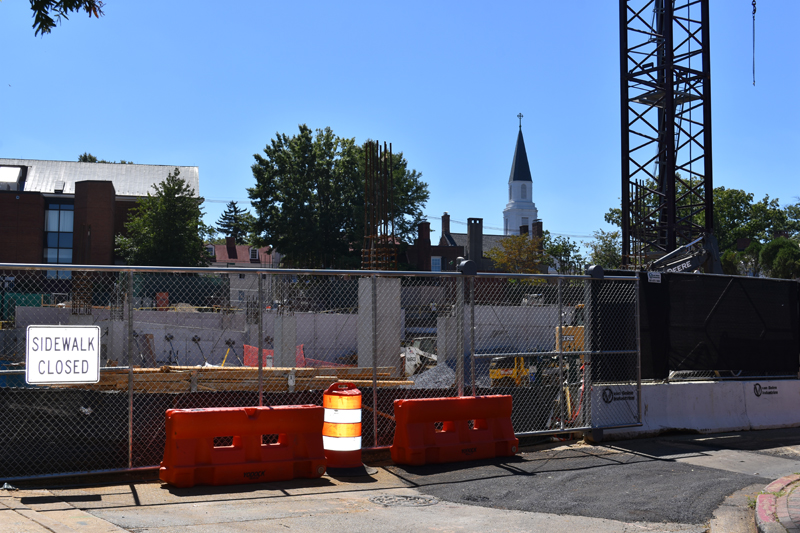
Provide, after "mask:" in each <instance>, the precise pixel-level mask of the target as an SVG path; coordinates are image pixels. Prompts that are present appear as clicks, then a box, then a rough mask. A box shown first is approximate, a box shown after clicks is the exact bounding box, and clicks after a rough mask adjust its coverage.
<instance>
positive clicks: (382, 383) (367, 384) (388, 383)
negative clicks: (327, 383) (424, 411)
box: [341, 379, 414, 387]
mask: <svg viewBox="0 0 800 533" xmlns="http://www.w3.org/2000/svg"><path fill="white" fill-rule="evenodd" d="M341 381H343V382H349V383H352V384H353V385H355V386H356V387H372V380H371V379H364V380H361V379H350V380H347V379H344V380H341ZM413 384H414V382H413V381H400V380H397V381H395V380H389V381H387V380H378V383H377V385H378V387H398V386H401V385H402V386H407V385H413Z"/></svg>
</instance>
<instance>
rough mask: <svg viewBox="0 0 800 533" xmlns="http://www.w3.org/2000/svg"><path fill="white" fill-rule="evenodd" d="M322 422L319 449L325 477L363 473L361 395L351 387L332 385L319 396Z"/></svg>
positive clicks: (349, 384) (353, 386)
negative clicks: (342, 472)
mask: <svg viewBox="0 0 800 533" xmlns="http://www.w3.org/2000/svg"><path fill="white" fill-rule="evenodd" d="M322 407H324V408H325V419H324V424H323V426H322V447H323V448H324V449H325V459H326V460H327V462H328V473H329V474H335V473H337V470H342V469H355V468H358V469H363V467H364V465H363V464H362V463H361V391H360V390H358V389H357V388H356V386H355V385H353V384H352V383H334V384H333V385H331V386H330V387H328V390H326V391H325V393H324V394H323V395H322Z"/></svg>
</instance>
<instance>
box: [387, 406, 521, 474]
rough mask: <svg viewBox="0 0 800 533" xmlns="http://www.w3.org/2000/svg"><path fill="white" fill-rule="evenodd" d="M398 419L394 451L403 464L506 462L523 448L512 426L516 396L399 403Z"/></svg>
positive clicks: (396, 458) (392, 448)
mask: <svg viewBox="0 0 800 533" xmlns="http://www.w3.org/2000/svg"><path fill="white" fill-rule="evenodd" d="M394 416H395V420H396V423H397V427H396V428H395V432H394V443H393V444H392V447H391V452H392V461H394V462H395V463H397V464H405V465H424V464H428V463H452V462H457V461H471V460H474V459H488V458H492V457H506V456H511V455H515V454H516V453H517V449H518V448H519V439H517V438H516V437H515V436H514V428H513V427H512V426H511V396H478V397H461V398H425V399H419V400H395V401H394ZM470 421H472V428H470ZM438 424H441V429H439V428H437V425H438Z"/></svg>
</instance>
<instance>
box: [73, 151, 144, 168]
mask: <svg viewBox="0 0 800 533" xmlns="http://www.w3.org/2000/svg"><path fill="white" fill-rule="evenodd" d="M78 163H116V161H106V160H105V159H97V158H96V157H95V156H93V155H92V154H90V153H89V152H83V153H82V154H81V155H79V156H78ZM119 164H120V165H133V161H125V160H124V159H120V161H119Z"/></svg>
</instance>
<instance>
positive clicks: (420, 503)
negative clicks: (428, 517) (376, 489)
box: [369, 494, 439, 507]
mask: <svg viewBox="0 0 800 533" xmlns="http://www.w3.org/2000/svg"><path fill="white" fill-rule="evenodd" d="M369 501H371V502H372V503H377V504H378V505H383V506H386V507H425V506H427V505H436V504H437V503H439V500H437V499H436V498H434V497H432V496H395V495H389V494H381V495H380V496H373V497H372V498H370V499H369Z"/></svg>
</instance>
